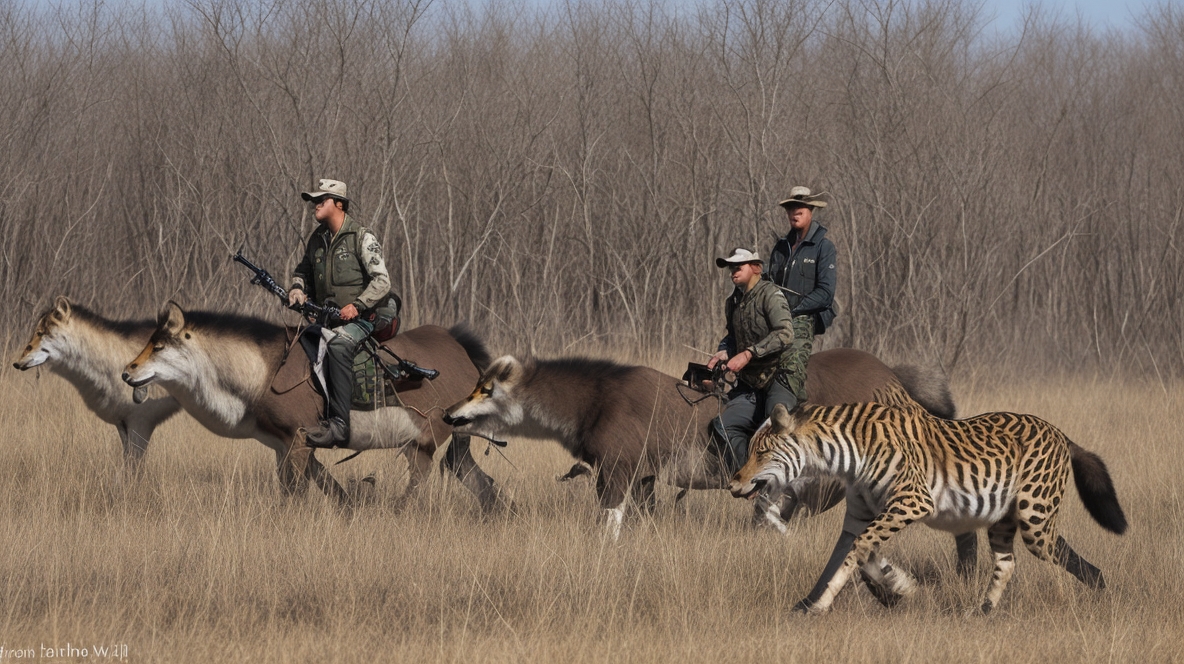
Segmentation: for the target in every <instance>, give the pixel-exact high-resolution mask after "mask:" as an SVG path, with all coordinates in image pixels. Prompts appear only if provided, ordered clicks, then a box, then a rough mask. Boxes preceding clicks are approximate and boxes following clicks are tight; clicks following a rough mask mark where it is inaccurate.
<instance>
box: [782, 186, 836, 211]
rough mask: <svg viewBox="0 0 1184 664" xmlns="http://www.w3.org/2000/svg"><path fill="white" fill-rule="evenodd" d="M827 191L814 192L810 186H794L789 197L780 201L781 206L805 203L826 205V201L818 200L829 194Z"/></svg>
mask: <svg viewBox="0 0 1184 664" xmlns="http://www.w3.org/2000/svg"><path fill="white" fill-rule="evenodd" d="M827 195H828V194H827V193H826V192H822V193H818V194H814V193H811V192H810V188H809V187H794V188H793V189H790V190H789V198H787V199H785V200H783V201H781V202H780V203H778V205H780V206H781V207H785V208H787V207H790V206H792V205H805V206H806V207H812V208H824V207H826V201H821V200H818V199H820V198H822V197H823V196H827Z"/></svg>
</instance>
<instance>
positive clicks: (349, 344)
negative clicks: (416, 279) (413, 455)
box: [288, 180, 391, 447]
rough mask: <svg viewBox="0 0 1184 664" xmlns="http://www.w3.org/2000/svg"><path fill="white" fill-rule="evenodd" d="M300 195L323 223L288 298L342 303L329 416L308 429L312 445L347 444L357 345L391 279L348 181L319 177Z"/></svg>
mask: <svg viewBox="0 0 1184 664" xmlns="http://www.w3.org/2000/svg"><path fill="white" fill-rule="evenodd" d="M300 197H301V198H303V199H304V200H305V201H308V203H309V205H311V206H312V209H313V216H314V217H315V218H316V220H317V222H318V223H319V224H320V227H319V228H317V229H316V230H315V231H313V233H312V236H311V237H310V238H309V239H308V244H307V245H306V246H305V250H304V258H303V259H302V260H301V261H300V264H299V265H297V266H296V269H295V270H294V271H293V273H292V287H291V288H290V289H289V291H288V303H289V304H291V305H302V304H304V303H305V302H306V301H308V300H312V301H313V302H316V303H317V304H321V305H324V304H332V305H334V306H337V307H340V308H341V320H339V321H331V322H330V323H329V324H330V326H331V327H333V331H334V332H335V333H336V334H335V335H334V336H333V337H332V339H331V340H330V341H329V344H328V350H327V352H326V354H325V357H326V362H325V374H326V375H325V379H326V382H327V383H328V391H329V394H328V395H326V397H327V401H328V409H327V410H328V413H327V418H326V421H325V422H324V423H322V426H321V427H320V428H317V429H311V430H309V432H308V436H307V440H308V443H309V444H310V445H312V446H314V447H334V446H345V445H346V444H347V443H348V441H349V411H350V403H351V401H352V397H353V383H354V376H353V362H354V355H356V354H357V352H358V346H359V345H360V344H361V343H362V341H363V340H365V339H366V337H368V336H369V335H370V333H371V332H373V331H374V328H375V321H376V320H377V318H376V316H375V310H376V309H377V308H378V307H379V305H382V304H386V300H387V297H388V296H389V295H390V289H391V278H390V274H389V273H388V272H387V269H386V262H385V261H383V258H382V247H381V246H380V245H379V244H378V238H376V237H375V236H374V234H373V233H371V232H370V231H369V230H368V229H367V228H366V227H364V226H362V225H361V224H359V223H357V222H356V221H354V219H353V218H352V217H350V216H349V204H350V200H349V197H348V196H347V195H346V187H345V183H344V182H340V181H338V180H321V181H320V183H319V186H318V187H317V189H316V190H315V191H306V192H304V193H302V194H300Z"/></svg>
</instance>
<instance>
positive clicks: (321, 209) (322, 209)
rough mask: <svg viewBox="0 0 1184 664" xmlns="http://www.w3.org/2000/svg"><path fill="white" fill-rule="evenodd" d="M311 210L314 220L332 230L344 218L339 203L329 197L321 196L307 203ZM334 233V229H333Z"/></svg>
mask: <svg viewBox="0 0 1184 664" xmlns="http://www.w3.org/2000/svg"><path fill="white" fill-rule="evenodd" d="M308 204H309V206H310V207H311V208H312V215H313V217H314V218H316V220H317V221H318V222H320V223H322V224H325V225H327V226H329V227H330V228H332V227H333V226H335V225H337V224H338V223H340V221H341V220H342V219H343V218H344V217H345V212H344V211H343V208H342V205H341V201H339V200H337V199H335V198H332V197H330V196H321V197H320V198H314V199H312V200H311V201H309V202H308ZM333 231H334V232H336V229H335V228H334V229H333Z"/></svg>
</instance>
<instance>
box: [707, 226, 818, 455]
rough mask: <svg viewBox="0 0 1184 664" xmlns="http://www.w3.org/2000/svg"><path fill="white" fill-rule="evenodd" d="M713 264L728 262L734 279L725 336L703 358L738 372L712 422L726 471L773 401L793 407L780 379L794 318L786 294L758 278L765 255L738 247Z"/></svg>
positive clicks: (794, 401) (795, 400)
mask: <svg viewBox="0 0 1184 664" xmlns="http://www.w3.org/2000/svg"><path fill="white" fill-rule="evenodd" d="M715 264H716V265H717V266H718V267H722V268H728V269H729V270H730V272H731V277H732V283H733V284H735V285H736V289H735V290H734V291H733V292H732V295H731V296H730V297H729V298H728V300H727V303H726V305H725V310H726V311H725V313H726V321H727V330H728V333H727V336H725V337H724V338H723V340H721V341H720V342H719V350H718V352H717V353H716V354H715V355H713V356H711V359H710V360H708V362H707V366H708V367H709V368H715V366H716V365H717V364H719V363H721V362H724V363H726V367H727V369H728V371H732V372H734V373H735V374H736V386H735V388H733V389H732V390H731V391H730V392H729V393H728V398H727V401H726V403H725V404H724V406H723V412H722V413H721V414H720V416H719V417H717V418H716V419H715V420H714V421H713V422H712V426H713V430H714V434H713V435H714V436H715V437H716V440H717V443H723V444H724V450H723V452H724V454H723V460H724V463H725V464H726V465H727V468H728V474H729V475H730V474H731V473H733V472H735V471H736V470H737V469H739V468H740V466H741V465H743V464H744V461H745V460H746V459H747V458H748V439H749V437H750V436H752V434H753V432H754V431H756V428H757V427H758V426H759V425H760V423H761V422H764V421H765V420H766V419H768V417H769V415H771V414H772V412H773V406H775V405H776V404H779V403H780V404H784V405H785V407H786V408H788V409H789V410H793V409H794V408H796V407H797V405H798V401H799V399H798V397H797V396H796V395H794V393H793V392H792V391H790V389H789V388H788V386H787V384H786V382H785V381H784V380H780V379H779V375H780V374H781V373H782V366H783V365H784V364H785V363H786V362H787V361H788V358H787V353H789V352H791V351H792V345H793V340H794V339H793V323H792V316H791V315H790V310H789V302H788V301H787V300H786V299H785V295H784V294H782V292H781V290H780V289H779V288H777V286H775V285H773V283H772V282H770V281H768V280H765V279H762V278H761V274H762V271H763V264H764V261H762V260H761V257H760V256H759V255H757V254H756V253H755V252H752V251H749V250H748V249H745V248H743V247H737V248H736V249H734V250H733V251H732V255H731V256H728V257H727V258H719V259H716V261H715ZM803 400H804V399H803ZM721 434H722V436H721ZM721 438H722V440H721Z"/></svg>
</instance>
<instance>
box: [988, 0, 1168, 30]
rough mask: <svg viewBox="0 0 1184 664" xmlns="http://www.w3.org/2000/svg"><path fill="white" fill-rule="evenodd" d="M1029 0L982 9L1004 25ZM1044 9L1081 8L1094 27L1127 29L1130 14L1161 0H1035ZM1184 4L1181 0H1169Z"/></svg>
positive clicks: (1004, 0)
mask: <svg viewBox="0 0 1184 664" xmlns="http://www.w3.org/2000/svg"><path fill="white" fill-rule="evenodd" d="M1031 4H1033V3H1032V2H1031V0H986V2H985V4H984V5H983V9H984V11H985V13H987V14H994V15H996V16H997V17H998V18H997V19H996V21H995V23H996V24H997V25H996V27H999V28H1002V29H1006V28H1008V27H1011V26H1013V25H1015V24H1016V22H1017V21H1018V20H1019V17H1020V16H1022V15H1023V14H1024V10H1025V8H1027V7H1028V6H1030V5H1031ZM1036 4H1039V5H1040V7H1041V8H1043V9H1045V10H1047V11H1053V12H1063V13H1064V15H1065V16H1067V17H1073V16H1075V12H1080V13H1081V16H1082V18H1084V19H1085V20H1086V21H1087V22H1088V23H1090V24H1091V25H1093V26H1094V27H1095V28H1099V29H1103V28H1108V27H1113V28H1118V29H1121V30H1126V29H1128V28H1130V27H1132V25H1133V22H1132V17H1137V16H1140V15H1141V14H1142V13H1143V12H1144V11H1145V9H1146V7H1148V6H1153V5H1159V4H1161V3H1160V1H1159V0H1150V1H1148V0H1041V1H1040V2H1038V3H1036ZM1172 4H1176V5H1180V6H1184V2H1180V1H1179V0H1172Z"/></svg>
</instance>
